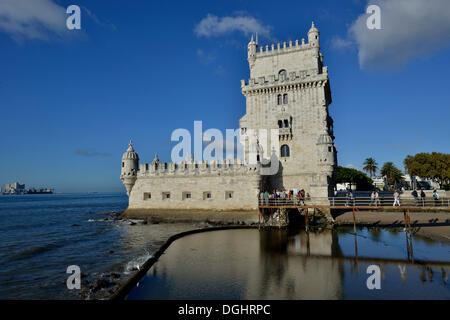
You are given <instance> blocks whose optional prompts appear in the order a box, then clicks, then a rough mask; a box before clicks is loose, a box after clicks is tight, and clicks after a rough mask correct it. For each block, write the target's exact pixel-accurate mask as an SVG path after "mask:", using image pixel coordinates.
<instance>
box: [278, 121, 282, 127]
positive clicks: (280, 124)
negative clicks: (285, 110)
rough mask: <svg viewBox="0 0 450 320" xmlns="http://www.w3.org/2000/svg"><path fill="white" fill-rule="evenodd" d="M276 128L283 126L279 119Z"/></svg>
mask: <svg viewBox="0 0 450 320" xmlns="http://www.w3.org/2000/svg"><path fill="white" fill-rule="evenodd" d="M278 128H280V129H281V128H283V121H281V120H278Z"/></svg>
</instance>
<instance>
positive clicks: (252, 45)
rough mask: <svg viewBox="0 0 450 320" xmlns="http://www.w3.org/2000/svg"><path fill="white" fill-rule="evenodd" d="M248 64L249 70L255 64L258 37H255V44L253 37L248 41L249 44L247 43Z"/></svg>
mask: <svg viewBox="0 0 450 320" xmlns="http://www.w3.org/2000/svg"><path fill="white" fill-rule="evenodd" d="M247 48H248V51H247V53H248V59H247V60H248V64H249V65H250V69H251V68H252V67H253V65H254V64H255V61H256V52H257V50H258V36H256V42H255V41H254V40H253V35H252V39H251V40H250V42H249V43H248V47H247Z"/></svg>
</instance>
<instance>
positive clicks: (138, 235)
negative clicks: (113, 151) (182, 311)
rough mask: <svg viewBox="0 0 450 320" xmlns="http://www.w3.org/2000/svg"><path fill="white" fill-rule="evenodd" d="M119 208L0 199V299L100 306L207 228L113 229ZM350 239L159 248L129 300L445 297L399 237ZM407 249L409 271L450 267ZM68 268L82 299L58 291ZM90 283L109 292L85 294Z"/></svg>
mask: <svg viewBox="0 0 450 320" xmlns="http://www.w3.org/2000/svg"><path fill="white" fill-rule="evenodd" d="M127 203H128V198H127V196H126V195H124V194H66V195H62V194H54V195H23V196H0V219H1V222H2V223H1V224H0V299H80V298H81V299H86V298H87V299H89V298H105V297H107V294H108V293H110V292H111V291H112V290H114V288H116V286H117V285H118V284H120V283H123V282H124V281H126V280H127V279H128V278H129V277H130V275H131V274H132V273H133V272H134V271H135V270H136V268H137V267H138V266H140V265H142V264H143V263H144V262H145V261H146V260H147V259H148V258H149V257H151V255H152V254H153V253H154V252H156V250H158V249H159V247H160V246H161V245H162V244H163V243H164V242H165V241H166V240H167V239H168V238H169V237H170V236H172V235H174V234H177V233H180V232H183V231H186V230H192V229H199V228H204V227H207V225H206V224H152V225H145V224H141V223H140V222H139V221H134V222H132V221H121V220H115V219H114V214H112V213H114V212H121V211H123V210H124V209H125V208H126V207H127ZM352 232H353V229H352V228H350V229H349V228H342V227H340V228H338V229H337V230H336V231H330V230H322V231H317V232H313V231H311V232H309V233H306V232H304V231H301V229H295V230H294V229H291V230H272V231H258V230H254V229H245V230H226V231H212V232H206V233H202V234H195V235H190V236H187V237H184V238H182V239H180V240H177V241H175V242H174V243H173V244H172V245H171V246H170V247H169V248H168V250H167V252H166V253H165V254H164V255H162V257H161V258H160V260H159V261H158V262H157V264H156V265H155V266H154V267H153V268H151V269H150V270H149V273H148V275H147V276H146V277H145V278H144V279H143V280H142V281H141V283H140V286H139V287H137V288H136V289H135V290H133V291H132V292H131V294H130V296H129V298H130V299H219V298H220V299H222V298H224V299H272V298H273V299H285V298H286V299H308V298H319V299H353V298H375V299H378V298H430V299H448V298H449V297H450V294H449V285H448V282H447V281H448V280H447V274H448V272H450V269H449V266H448V264H445V263H444V264H443V265H439V264H433V265H432V266H420V265H417V266H416V265H411V264H407V262H408V253H407V250H406V239H405V233H404V232H402V231H401V230H375V229H372V230H367V229H360V230H358V232H357V235H356V237H355V235H354V234H352ZM355 239H356V240H357V241H356V243H357V246H356V247H355ZM412 243H413V256H414V259H415V261H416V262H417V261H420V260H426V261H430V260H436V261H443V262H449V261H450V251H449V250H450V248H449V246H448V244H444V243H440V242H436V241H431V240H427V239H425V238H420V237H413V239H412ZM355 249H357V250H355ZM356 255H357V256H358V260H356V259H355V257H356ZM364 257H369V258H378V259H381V261H380V260H379V261H375V262H373V261H366V260H364ZM389 259H390V260H392V259H394V260H395V259H400V260H401V261H404V263H398V262H397V263H391V262H389V261H390V260H389ZM409 259H410V260H411V257H410V258H409ZM374 263H375V264H379V265H380V268H381V277H382V280H381V288H382V289H381V290H368V289H367V287H366V284H365V283H366V279H367V277H368V275H367V274H366V268H367V266H368V265H369V264H374ZM70 265H77V266H79V267H80V269H81V272H82V275H83V277H82V289H81V290H69V289H68V288H67V285H66V280H67V277H68V276H69V275H68V274H67V273H66V270H67V267H68V266H70ZM97 279H103V280H107V281H108V283H110V284H109V285H108V286H106V287H105V289H100V290H98V291H95V290H92V289H89V290H84V289H86V288H90V287H91V286H92V284H93V283H94V282H95V281H96V280H97ZM80 291H81V292H83V294H80V293H81V292H80Z"/></svg>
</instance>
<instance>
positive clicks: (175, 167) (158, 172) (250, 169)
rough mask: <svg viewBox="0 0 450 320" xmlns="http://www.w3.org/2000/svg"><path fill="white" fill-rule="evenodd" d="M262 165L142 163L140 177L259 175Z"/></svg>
mask: <svg viewBox="0 0 450 320" xmlns="http://www.w3.org/2000/svg"><path fill="white" fill-rule="evenodd" d="M259 169H260V165H259V164H255V165H246V164H244V163H243V161H242V160H241V159H234V160H233V161H231V160H230V159H224V160H223V161H218V160H214V161H211V162H208V161H205V160H202V161H200V162H198V161H193V160H192V161H181V162H180V163H175V162H159V161H158V162H152V163H142V164H141V165H140V167H139V172H138V177H148V176H168V177H170V176H211V175H235V174H239V175H243V174H247V175H259V173H260V170H259Z"/></svg>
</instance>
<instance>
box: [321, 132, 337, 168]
mask: <svg viewBox="0 0 450 320" xmlns="http://www.w3.org/2000/svg"><path fill="white" fill-rule="evenodd" d="M316 144H317V146H318V147H319V148H318V152H319V154H318V156H319V165H322V166H331V167H333V166H334V165H335V164H336V157H335V154H336V153H335V148H334V141H333V138H332V137H331V136H330V135H329V134H328V133H323V134H321V135H320V136H319V138H318V139H317V143H316Z"/></svg>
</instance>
